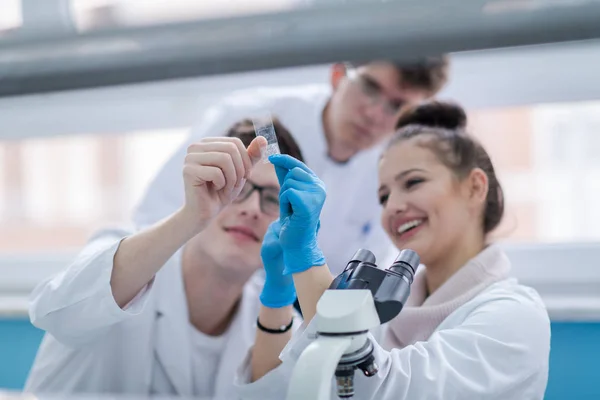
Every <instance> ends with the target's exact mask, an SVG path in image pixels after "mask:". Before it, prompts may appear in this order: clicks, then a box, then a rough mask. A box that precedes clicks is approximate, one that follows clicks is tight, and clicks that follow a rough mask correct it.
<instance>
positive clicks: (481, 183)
mask: <svg viewBox="0 0 600 400" xmlns="http://www.w3.org/2000/svg"><path fill="white" fill-rule="evenodd" d="M488 182H489V181H488V176H487V174H486V173H485V172H483V170H482V169H481V168H474V169H473V170H472V171H471V172H470V173H469V176H468V177H467V179H465V180H464V184H465V186H466V187H465V189H466V192H465V193H466V194H467V196H468V199H469V201H470V202H471V203H472V204H473V205H475V206H481V205H484V204H485V201H486V198H487V194H488V190H489V184H488Z"/></svg>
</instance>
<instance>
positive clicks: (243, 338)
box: [215, 271, 264, 400]
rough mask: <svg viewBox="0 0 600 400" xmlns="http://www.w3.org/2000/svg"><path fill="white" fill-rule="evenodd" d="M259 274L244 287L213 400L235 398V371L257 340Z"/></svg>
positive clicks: (261, 279)
mask: <svg viewBox="0 0 600 400" xmlns="http://www.w3.org/2000/svg"><path fill="white" fill-rule="evenodd" d="M260 272H262V271H259V273H257V274H255V275H254V276H253V277H252V278H250V281H249V282H248V283H247V284H246V286H245V287H244V291H243V294H242V298H241V300H240V305H239V308H238V312H237V313H236V315H235V317H234V319H233V321H231V326H230V327H229V329H228V333H227V335H228V336H227V343H226V345H225V350H224V352H223V354H222V355H221V361H220V363H219V369H218V372H217V377H216V379H217V382H216V385H215V399H218V400H221V399H234V398H236V391H235V390H234V377H235V371H236V370H237V369H238V368H239V366H240V365H241V363H242V360H243V359H244V357H245V355H246V353H247V352H248V349H249V348H250V347H251V346H252V345H253V344H254V337H255V336H256V318H257V317H258V311H259V307H260V302H259V299H258V296H259V293H260V290H261V288H262V285H263V282H264V277H263V275H262V274H261V273H260Z"/></svg>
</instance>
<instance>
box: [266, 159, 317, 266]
mask: <svg viewBox="0 0 600 400" xmlns="http://www.w3.org/2000/svg"><path fill="white" fill-rule="evenodd" d="M269 161H271V163H272V164H273V165H274V166H275V172H276V173H277V179H278V180H279V184H280V185H281V190H280V192H279V207H280V209H279V220H280V221H281V232H280V235H279V241H280V243H281V247H282V248H283V259H284V262H285V271H284V273H285V274H293V273H298V272H302V271H306V270H307V269H309V268H310V267H312V266H313V265H324V264H325V257H324V256H323V252H322V251H321V249H320V248H319V245H318V244H317V232H318V231H319V224H320V222H319V218H320V216H321V209H322V208H323V204H324V203H325V196H326V193H325V184H324V183H323V182H322V181H321V180H320V179H319V177H318V176H316V175H315V173H314V172H312V171H311V170H310V169H309V168H308V167H307V166H306V165H305V164H304V163H303V162H301V161H299V160H297V159H295V158H294V157H291V156H289V155H285V154H274V155H272V156H270V157H269Z"/></svg>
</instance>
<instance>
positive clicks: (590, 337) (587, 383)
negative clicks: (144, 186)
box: [0, 319, 600, 400]
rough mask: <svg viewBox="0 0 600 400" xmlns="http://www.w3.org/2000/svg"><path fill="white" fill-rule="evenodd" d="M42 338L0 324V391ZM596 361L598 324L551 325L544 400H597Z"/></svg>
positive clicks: (18, 381) (599, 355)
mask: <svg viewBox="0 0 600 400" xmlns="http://www.w3.org/2000/svg"><path fill="white" fill-rule="evenodd" d="M42 335H43V332H42V331H40V330H38V329H36V328H34V327H33V326H32V325H31V324H30V323H29V321H27V320H23V319H12V320H11V319H8V320H0V388H8V389H17V390H18V389H21V388H22V387H23V384H24V383H25V379H26V377H27V373H28V371H29V368H30V367H31V363H32V362H33V359H34V357H35V353H36V350H37V347H38V345H39V343H40V340H41V339H42ZM598 360H600V323H553V324H552V351H551V353H550V378H549V381H548V389H547V391H546V397H545V400H558V399H561V400H562V399H565V400H571V399H577V400H584V399H595V400H597V399H600V372H598V371H599V370H600V368H598ZM515 368H519V366H518V365H515Z"/></svg>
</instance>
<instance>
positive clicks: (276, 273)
mask: <svg viewBox="0 0 600 400" xmlns="http://www.w3.org/2000/svg"><path fill="white" fill-rule="evenodd" d="M280 230H281V223H280V222H279V220H275V222H273V223H271V225H269V229H267V233H266V234H265V237H264V239H263V243H262V248H261V250H260V256H261V258H262V261H263V264H264V266H265V276H266V278H265V286H264V287H263V290H262V292H261V293H260V302H261V303H262V304H263V305H265V306H267V307H270V308H281V307H285V306H289V305H290V304H293V303H294V301H296V288H295V287H294V280H293V278H292V277H291V276H290V275H284V274H283V268H284V265H283V250H282V249H281V244H280V243H279V231H280Z"/></svg>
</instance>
